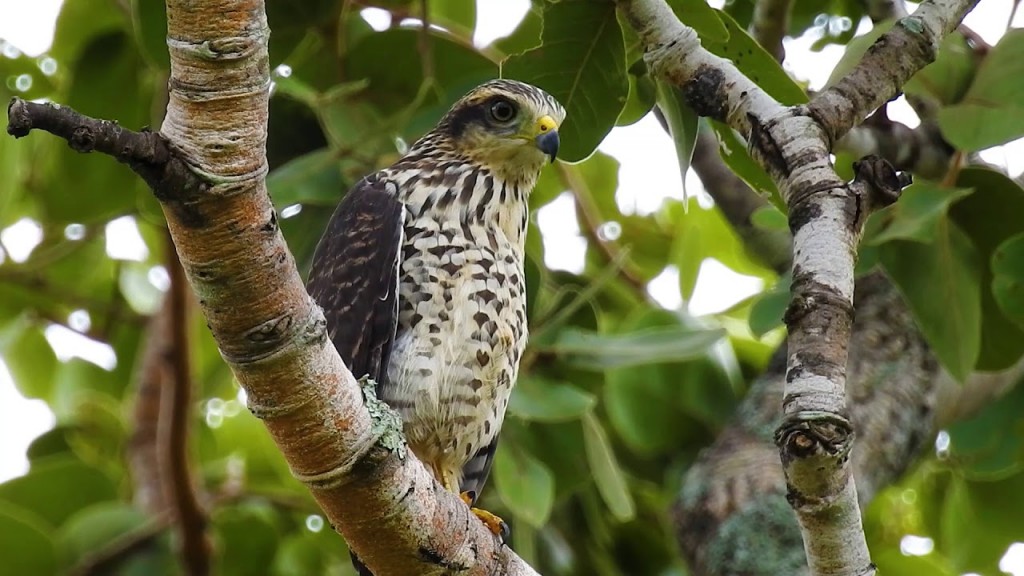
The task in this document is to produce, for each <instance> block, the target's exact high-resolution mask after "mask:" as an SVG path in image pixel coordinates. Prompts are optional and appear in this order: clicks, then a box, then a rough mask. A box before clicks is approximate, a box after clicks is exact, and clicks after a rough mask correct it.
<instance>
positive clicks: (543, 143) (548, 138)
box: [534, 116, 558, 162]
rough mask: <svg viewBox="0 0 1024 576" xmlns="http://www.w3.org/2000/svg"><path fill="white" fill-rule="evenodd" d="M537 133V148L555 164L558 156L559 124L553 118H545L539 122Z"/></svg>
mask: <svg viewBox="0 0 1024 576" xmlns="http://www.w3.org/2000/svg"><path fill="white" fill-rule="evenodd" d="M536 133H537V136H536V138H535V139H534V141H535V142H536V143H537V148H539V149H540V151H541V152H543V153H544V154H545V155H547V157H548V158H550V159H551V162H554V161H555V156H557V155H558V124H557V123H556V122H555V120H554V119H553V118H552V117H551V116H544V117H542V118H541V119H540V120H538V121H537V128H536Z"/></svg>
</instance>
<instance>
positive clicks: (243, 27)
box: [8, 0, 536, 576]
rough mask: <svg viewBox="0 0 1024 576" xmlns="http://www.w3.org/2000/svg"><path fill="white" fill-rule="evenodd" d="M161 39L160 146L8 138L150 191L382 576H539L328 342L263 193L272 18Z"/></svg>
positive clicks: (219, 4) (235, 18) (60, 124)
mask: <svg viewBox="0 0 1024 576" xmlns="http://www.w3.org/2000/svg"><path fill="white" fill-rule="evenodd" d="M167 25H168V46H169V49H170V56H171V76H170V80H169V86H170V91H169V92H170V97H169V101H168V105H167V114H166V117H165V120H164V123H163V126H162V128H161V131H160V133H158V134H157V133H149V132H143V133H135V132H131V131H129V130H125V129H123V128H121V127H119V126H117V125H116V124H114V123H112V122H105V121H99V120H93V119H90V118H86V117H83V116H81V115H79V114H77V113H75V112H74V111H72V110H70V109H67V108H62V107H59V106H55V105H48V104H34V103H29V102H25V101H22V100H18V99H15V100H14V101H12V102H11V105H10V106H9V108H8V114H9V120H10V121H9V125H8V131H9V132H10V133H11V134H12V135H14V136H16V137H20V136H24V135H26V134H28V132H29V131H31V130H32V129H33V128H36V129H41V130H45V131H48V132H52V133H53V134H56V135H57V136H60V137H62V138H65V139H67V140H68V143H69V145H71V147H72V148H74V149H75V150H78V151H81V152H89V151H94V150H95V151H99V152H103V153H106V154H109V155H112V156H114V157H115V158H117V159H118V160H119V161H122V162H125V163H127V164H128V165H129V166H130V167H131V168H132V169H133V170H135V171H136V172H137V173H138V174H139V175H140V176H142V177H143V178H144V179H145V180H146V182H147V183H148V184H149V185H150V186H151V187H152V189H153V191H154V193H155V195H156V197H157V198H158V199H159V200H160V202H161V206H162V207H163V210H164V214H165V216H166V218H167V225H168V229H169V230H170V233H171V237H172V238H173V241H174V245H175V247H176V249H177V252H178V255H179V257H180V260H181V264H182V267H183V268H184V270H185V272H186V274H187V276H188V279H189V282H190V284H191V286H192V290H193V291H194V292H195V294H196V296H197V298H198V300H199V305H200V308H201V309H202V311H203V314H204V315H205V317H206V319H207V322H208V325H209V327H210V330H211V331H212V333H213V335H214V338H215V339H216V341H217V345H218V347H219V348H220V351H221V354H222V356H223V357H224V359H225V361H226V362H227V363H228V364H229V366H230V367H231V369H232V371H233V372H234V374H235V376H236V378H237V379H238V381H239V382H240V383H241V385H242V386H243V387H244V388H245V390H246V393H247V396H248V402H249V408H250V410H251V411H252V412H253V414H255V415H256V416H258V417H260V418H262V419H263V420H264V423H265V424H266V426H267V429H268V430H269V431H270V434H271V436H272V437H273V438H274V440H275V442H276V443H277V445H278V446H279V447H280V449H281V451H282V452H283V454H284V456H285V458H286V460H287V461H288V464H289V466H290V467H291V469H292V472H293V473H294V474H295V476H296V477H297V478H299V479H300V480H301V481H302V482H304V483H305V484H306V485H307V486H308V487H309V489H310V491H311V492H312V494H313V496H314V497H315V498H316V500H317V502H318V503H319V504H320V506H321V508H322V509H323V511H324V514H325V515H326V516H327V518H328V520H329V521H330V522H331V525H332V526H333V527H334V528H335V529H336V530H338V531H339V532H341V533H342V534H343V535H344V536H345V538H346V540H347V541H348V542H349V543H350V545H351V546H352V547H353V548H354V549H355V550H356V551H357V552H358V553H359V555H360V557H361V558H362V559H363V560H364V562H365V563H366V564H367V565H368V566H369V567H370V568H371V569H373V570H374V572H375V573H376V574H378V575H380V576H387V575H388V574H396V575H405V574H424V575H431V574H443V573H448V572H449V571H451V570H453V569H454V570H459V571H460V573H463V574H467V575H484V574H487V575H493V574H507V575H516V576H518V575H529V574H536V572H535V571H534V570H533V569H532V568H530V567H529V566H528V565H527V564H526V563H524V562H523V561H522V560H521V559H520V558H519V557H518V556H516V555H515V554H514V553H513V552H512V551H511V550H510V549H509V548H507V547H505V546H503V545H502V544H501V543H500V542H499V541H498V540H497V539H495V538H494V536H493V535H492V534H491V533H490V532H489V531H488V530H487V529H486V528H485V527H484V526H483V524H482V523H480V522H479V520H477V519H476V517H475V516H473V515H472V514H471V513H470V511H469V508H468V507H467V506H466V505H465V504H464V503H463V502H462V501H461V500H459V498H458V496H456V495H454V494H450V493H448V492H446V491H445V490H444V489H443V488H442V487H441V486H440V485H439V484H437V482H435V481H434V479H433V477H432V476H431V475H430V473H429V472H428V471H427V470H426V468H424V466H423V465H422V464H421V463H420V462H419V461H417V460H416V459H415V457H414V456H413V455H412V453H411V452H409V451H408V450H405V449H404V440H403V439H402V436H401V428H400V425H399V422H400V421H399V420H398V419H397V418H394V417H393V414H392V413H391V412H390V411H389V410H388V409H387V407H386V406H385V405H383V404H382V403H380V402H377V401H376V400H375V399H374V398H373V397H372V392H371V391H372V386H369V387H363V388H361V387H360V384H359V383H358V382H356V380H355V379H354V378H353V376H352V374H351V373H350V372H349V371H348V370H347V369H346V368H345V366H344V364H343V363H342V361H341V359H340V357H339V356H338V354H337V351H336V350H335V349H334V347H333V346H332V345H331V343H330V341H329V340H328V339H327V336H326V325H325V322H324V318H323V313H322V312H321V311H320V309H319V308H318V307H317V306H316V305H315V304H314V303H313V301H312V300H311V299H310V297H309V296H308V294H307V293H306V291H305V288H304V286H303V283H302V280H301V278H300V277H299V273H298V270H297V269H296V267H295V263H294V261H293V258H292V256H291V254H290V253H289V252H288V248H287V246H286V245H285V242H284V239H283V237H282V236H281V232H280V230H279V228H278V225H277V215H276V214H275V213H274V209H273V206H272V205H271V202H270V198H269V196H268V194H267V190H266V184H265V176H266V173H267V163H266V154H265V142H266V126H267V104H268V99H269V94H270V93H269V87H270V78H269V70H268V64H267V38H268V34H269V30H268V27H267V21H266V14H265V11H264V5H263V2H262V1H261V0H241V1H239V0H211V1H208V2H192V1H190V0H168V1H167ZM364 395H368V397H367V402H366V406H364Z"/></svg>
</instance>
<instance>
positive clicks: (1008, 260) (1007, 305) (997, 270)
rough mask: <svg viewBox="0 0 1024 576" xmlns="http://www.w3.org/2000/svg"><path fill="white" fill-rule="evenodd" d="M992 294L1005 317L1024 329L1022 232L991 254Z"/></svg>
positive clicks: (1023, 245)
mask: <svg viewBox="0 0 1024 576" xmlns="http://www.w3.org/2000/svg"><path fill="white" fill-rule="evenodd" d="M992 274H993V278H992V294H993V295H994V296H995V298H996V303H997V304H999V307H1000V308H1001V309H1002V311H1003V313H1005V314H1006V317H1007V318H1009V319H1010V320H1012V321H1013V322H1015V323H1016V324H1017V326H1018V327H1019V328H1022V329H1024V233H1021V234H1018V235H1016V236H1013V237H1012V238H1010V239H1009V240H1007V241H1006V242H1003V243H1002V244H1000V245H999V247H998V248H996V251H995V253H993V254H992Z"/></svg>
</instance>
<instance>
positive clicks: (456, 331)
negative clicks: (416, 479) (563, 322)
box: [309, 80, 565, 495]
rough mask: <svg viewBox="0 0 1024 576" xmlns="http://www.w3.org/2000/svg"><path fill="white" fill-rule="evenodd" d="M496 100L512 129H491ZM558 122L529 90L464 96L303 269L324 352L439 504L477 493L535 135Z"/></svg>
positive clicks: (504, 367) (378, 181)
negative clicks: (446, 497)
mask: <svg viewBox="0 0 1024 576" xmlns="http://www.w3.org/2000/svg"><path fill="white" fill-rule="evenodd" d="M498 100H504V101H506V102H511V103H512V104H513V105H514V106H515V107H516V110H517V114H519V115H520V116H521V117H520V118H518V119H517V120H516V122H514V123H511V122H510V123H508V124H505V123H501V122H498V121H497V120H496V118H497V116H496V115H495V114H496V112H494V110H495V108H494V106H495V105H496V104H495V102H497V101H498ZM564 116H565V112H564V110H563V109H562V107H561V106H560V105H559V104H558V102H557V101H555V99H554V98H552V97H551V96H549V95H547V94H546V93H544V92H543V91H541V90H540V89H538V88H535V87H533V86H530V85H527V84H522V83H519V82H514V81H509V80H495V81H491V82H488V83H486V84H483V85H481V86H479V87H477V88H476V89H474V90H473V91H471V92H470V93H469V94H467V95H466V96H464V97H463V98H462V99H461V100H459V101H458V102H457V103H456V104H455V105H454V106H453V107H452V109H451V110H450V111H449V112H448V113H447V114H446V115H445V116H444V117H443V118H442V119H441V121H440V122H439V123H438V125H437V126H436V127H435V128H434V129H433V130H432V131H431V132H430V133H428V134H427V135H426V136H424V137H423V138H421V139H420V140H419V141H417V142H416V143H415V144H414V145H413V146H412V148H411V149H410V150H409V152H408V153H407V154H406V155H405V156H404V157H403V158H402V159H400V160H399V161H398V162H396V163H395V164H394V165H392V166H391V167H389V168H385V169H384V170H381V171H379V172H377V173H375V174H372V175H370V176H367V177H366V178H364V179H363V180H362V181H361V182H360V183H359V184H357V185H356V186H355V188H354V189H353V190H352V191H351V192H350V193H349V194H348V196H346V198H345V200H344V201H343V202H342V204H341V205H340V206H339V208H338V211H337V212H336V213H335V215H334V217H333V218H332V220H331V223H330V224H329V226H328V230H327V232H326V233H325V235H324V238H323V239H322V240H321V243H320V245H319V246H318V247H317V251H316V255H315V256H314V262H313V268H312V272H311V274H310V281H309V289H310V294H311V295H312V296H313V297H314V298H315V299H316V300H317V302H318V303H319V304H320V305H321V306H322V307H323V308H324V311H325V315H326V316H327V322H328V331H329V333H330V336H331V339H332V341H333V342H334V343H335V346H336V347H337V348H338V350H339V352H340V353H341V355H342V357H343V358H344V359H345V361H346V363H348V364H349V367H350V368H351V370H352V372H353V373H354V374H355V375H356V376H357V377H359V376H362V375H363V374H369V375H370V376H371V377H373V378H375V379H377V381H378V395H379V396H380V397H381V398H382V399H383V400H384V401H386V402H387V403H388V404H390V405H391V406H392V407H393V408H395V409H396V410H397V411H398V412H399V413H400V414H401V416H402V419H403V422H404V428H405V433H406V437H407V440H408V442H409V446H410V448H411V449H412V451H413V452H414V453H415V454H416V456H417V457H418V458H419V459H420V460H422V461H423V462H424V463H425V464H426V465H427V466H428V467H430V468H431V469H432V470H433V472H434V474H435V476H436V477H437V479H438V480H439V481H440V482H441V483H442V484H443V485H444V486H445V487H446V488H447V489H448V490H451V491H453V492H457V491H459V490H460V489H461V490H466V491H470V490H471V491H473V492H475V493H476V494H477V495H478V494H479V492H480V489H481V488H482V486H483V483H484V482H485V481H486V478H487V473H488V471H489V469H490V462H491V459H492V457H493V454H494V447H495V445H496V443H497V438H498V433H499V431H500V429H501V425H502V421H503V419H504V415H505V409H506V407H507V405H508V399H509V395H510V393H511V390H512V386H513V385H514V383H515V381H516V377H517V374H518V369H519V360H520V358H521V356H522V353H523V350H524V348H525V346H526V339H527V323H526V281H525V277H524V275H523V259H524V257H525V256H524V241H525V236H526V225H527V219H528V207H527V199H528V196H529V194H530V191H531V190H532V189H533V186H534V185H535V183H536V180H537V177H538V175H539V172H540V169H541V167H542V166H543V164H544V163H545V161H546V160H547V157H546V153H545V152H541V150H539V149H538V148H539V147H541V136H543V135H544V134H543V132H544V131H546V130H549V129H552V130H553V128H557V125H558V124H559V123H561V121H562V119H563V118H564ZM545 118H546V120H545ZM552 122H553V127H552V125H551V123H552ZM553 135H554V137H555V139H554V142H555V145H557V133H555V134H553ZM533 138H536V142H534V141H532V139H533ZM548 141H550V138H549V139H548ZM399 219H400V220H401V222H402V225H401V226H398V225H397V222H398V221H399ZM399 244H400V247H401V249H400V252H399V251H398V250H397V249H396V248H397V246H398V245H399ZM396 284H397V288H398V289H397V296H398V297H397V300H396V299H395V298H394V295H395V290H394V287H395V285H396ZM390 326H394V328H393V329H392V330H390V331H389V327H390Z"/></svg>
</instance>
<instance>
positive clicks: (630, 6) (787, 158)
mask: <svg viewBox="0 0 1024 576" xmlns="http://www.w3.org/2000/svg"><path fill="white" fill-rule="evenodd" d="M619 5H620V8H621V9H622V11H623V13H624V14H626V17H627V20H628V21H629V22H630V24H631V25H632V26H633V27H634V28H635V29H636V31H637V33H638V35H639V36H640V39H641V41H642V42H644V44H645V46H646V51H645V60H646V61H647V64H648V67H649V68H650V69H651V70H652V71H653V72H654V73H655V74H658V75H659V76H660V77H662V78H663V79H665V80H667V81H669V82H671V83H674V84H676V85H678V86H679V87H680V88H682V90H683V94H684V97H685V98H686V100H687V103H688V104H689V105H690V106H691V108H693V109H694V111H696V112H697V113H698V114H700V115H702V116H710V117H712V118H715V119H718V120H720V121H724V122H726V123H727V124H728V125H729V126H731V127H732V128H734V129H736V130H738V131H740V132H741V133H742V134H743V135H744V136H745V137H746V138H747V141H748V146H749V148H750V152H751V155H752V156H753V157H754V159H755V160H756V161H758V163H759V164H760V165H761V166H762V167H763V168H764V169H765V170H766V171H767V172H768V173H769V174H770V175H771V176H772V178H773V180H774V181H775V182H776V184H777V185H778V187H779V190H780V191H781V193H782V195H783V198H784V199H785V200H786V203H787V204H788V206H789V222H790V230H791V231H792V233H793V238H794V243H793V245H794V261H793V285H792V300H791V303H790V306H789V308H788V310H787V313H786V316H785V321H786V324H787V326H788V328H789V335H790V336H789V348H788V362H787V366H788V369H787V377H786V385H785V389H784V399H783V415H784V417H783V422H782V425H781V426H780V427H779V428H778V430H777V431H776V436H775V438H776V443H777V446H778V448H779V452H780V457H781V460H782V464H783V471H784V474H785V478H786V481H787V486H788V494H787V500H788V501H789V504H790V506H791V507H792V508H793V509H794V510H795V511H796V513H797V517H798V520H799V522H800V527H801V532H802V536H803V541H804V547H805V551H806V554H807V559H808V564H809V566H810V572H811V574H814V575H818V574H844V575H845V574H850V575H861V574H864V575H868V574H874V573H875V568H874V565H873V564H872V563H871V561H870V555H869V553H868V549H867V543H866V541H865V538H864V533H863V528H862V526H861V519H860V510H859V507H858V505H857V492H856V486H855V483H854V480H853V474H852V470H851V466H850V460H849V455H850V451H851V448H852V442H853V438H854V434H853V427H852V425H851V422H850V420H849V415H848V413H847V407H846V393H845V386H846V364H847V360H848V353H847V351H848V346H849V342H850V330H851V325H852V321H853V286H854V261H855V258H856V246H857V244H858V243H859V241H860V235H861V233H862V231H863V225H864V222H865V220H866V219H867V216H868V215H869V214H870V212H871V210H872V209H874V208H875V207H877V206H880V205H883V204H884V203H885V202H888V201H892V199H893V198H894V197H895V196H897V195H898V194H899V191H900V189H901V187H902V185H904V180H902V179H900V178H899V177H898V175H897V174H896V173H895V171H894V170H893V169H892V168H891V166H889V165H888V164H887V163H885V162H884V161H881V160H880V159H877V158H867V159H865V160H864V161H862V162H861V163H859V167H858V169H857V178H856V179H855V180H854V182H852V183H850V184H847V183H846V182H844V181H842V180H841V179H840V178H839V177H838V175H837V174H836V172H835V169H834V168H833V166H832V165H831V163H830V160H829V152H830V150H831V147H832V144H833V142H834V141H835V140H836V139H838V138H839V137H841V136H842V135H844V134H845V133H846V132H847V131H849V129H850V128H851V127H852V126H854V125H855V124H857V123H858V122H860V121H861V119H863V118H864V117H865V116H867V114H868V113H869V112H871V111H872V110H874V109H875V108H877V107H878V106H879V105H881V104H882V103H884V102H885V101H886V100H888V99H889V98H891V97H892V96H894V95H895V94H896V93H897V92H898V90H899V89H900V87H901V86H902V84H903V83H904V82H905V81H906V80H907V79H909V78H910V76H911V75H912V74H913V73H914V72H916V71H917V70H919V69H920V68H922V67H924V66H925V65H926V64H927V63H928V62H929V61H930V60H932V59H934V55H935V52H936V50H937V47H938V43H939V42H940V41H941V39H942V36H943V35H945V34H946V33H948V32H950V31H951V30H952V29H953V28H955V26H956V25H957V24H958V23H959V19H961V18H962V17H963V16H964V15H965V14H966V12H967V10H968V9H969V7H970V6H972V5H973V2H970V1H968V0H961V1H960V2H955V1H953V0H937V1H935V2H926V3H925V4H922V6H921V7H920V8H919V9H918V11H917V12H916V13H915V15H914V16H911V17H908V18H906V19H904V20H902V21H901V22H900V23H899V24H898V25H897V26H895V27H894V28H893V30H891V31H889V32H888V33H887V34H885V35H883V36H882V37H881V38H880V39H879V40H878V41H877V42H876V43H875V45H873V46H872V47H871V48H870V49H869V50H868V51H867V53H866V54H865V56H864V58H863V59H862V61H861V62H860V63H859V64H858V66H857V67H855V68H854V70H853V71H852V73H851V74H849V75H847V76H846V77H845V78H844V80H842V81H841V82H840V83H839V84H837V85H836V86H834V87H832V88H830V89H828V90H826V91H824V92H822V93H821V94H819V95H817V96H816V97H815V98H814V100H812V101H811V103H810V104H808V105H806V106H795V107H791V108H786V107H783V106H782V105H781V104H779V103H778V102H776V101H775V100H774V99H773V98H771V97H770V96H769V95H767V94H766V93H765V92H764V91H763V90H761V89H760V88H758V87H757V86H755V85H754V84H753V82H751V81H750V80H749V79H748V78H746V77H745V76H744V75H743V74H742V73H740V72H739V71H738V70H737V69H736V67H735V66H734V65H733V64H732V63H731V62H729V61H726V60H724V59H722V58H719V57H717V56H714V55H712V54H710V53H709V52H707V51H706V50H704V49H703V48H702V47H701V46H700V41H699V39H698V38H697V35H696V33H695V32H694V31H693V30H691V29H689V28H688V27H686V26H684V25H683V24H682V23H680V22H679V21H678V20H677V19H676V18H675V16H674V14H673V13H672V11H671V9H670V8H669V7H668V6H667V5H666V4H665V3H664V2H663V1H662V0H619Z"/></svg>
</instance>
